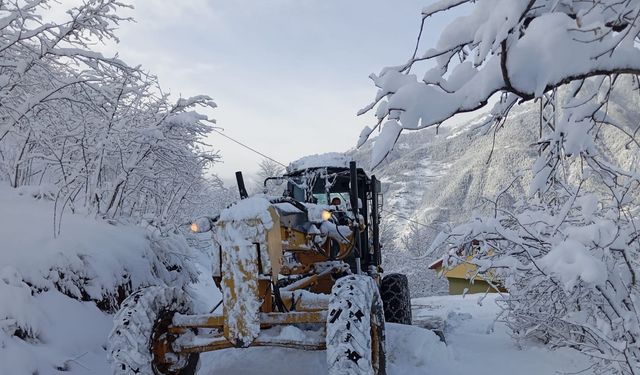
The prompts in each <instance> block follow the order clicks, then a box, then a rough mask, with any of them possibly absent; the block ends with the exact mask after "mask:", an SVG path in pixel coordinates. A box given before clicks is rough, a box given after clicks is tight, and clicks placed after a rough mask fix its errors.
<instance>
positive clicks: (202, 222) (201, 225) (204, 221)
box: [190, 217, 211, 233]
mask: <svg viewBox="0 0 640 375" xmlns="http://www.w3.org/2000/svg"><path fill="white" fill-rule="evenodd" d="M190 228H191V232H192V233H204V232H208V231H210V230H211V221H210V220H209V219H208V218H206V217H201V218H199V219H197V220H194V221H193V222H192V223H191V227H190Z"/></svg>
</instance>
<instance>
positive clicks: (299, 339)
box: [109, 162, 411, 375]
mask: <svg viewBox="0 0 640 375" xmlns="http://www.w3.org/2000/svg"><path fill="white" fill-rule="evenodd" d="M237 177H238V187H239V190H240V196H241V198H242V199H241V200H240V201H238V202H236V203H235V204H233V205H231V206H230V207H228V208H227V209H226V210H224V211H223V212H222V213H221V214H220V216H219V217H216V218H204V219H199V220H197V221H196V222H194V224H193V225H192V230H193V231H196V232H202V231H209V230H211V231H212V234H213V240H214V244H215V247H216V248H217V249H218V250H219V253H218V256H219V261H218V262H216V263H217V266H216V268H217V269H214V270H213V275H214V281H215V283H216V285H217V286H218V287H219V288H220V290H221V291H222V296H223V298H222V301H221V303H220V304H221V305H222V308H221V309H219V308H218V307H216V308H215V309H214V311H212V312H210V313H207V314H193V313H192V310H191V303H190V301H188V300H187V299H186V298H185V295H184V293H183V292H182V291H181V290H179V289H177V288H161V287H151V288H146V289H143V290H141V291H138V292H136V293H134V294H132V295H131V296H130V297H128V298H127V299H126V300H125V301H124V302H123V304H122V306H121V309H120V311H119V312H118V314H117V315H116V319H115V326H114V329H113V331H112V333H111V335H110V344H109V353H110V355H111V360H112V363H113V365H114V371H115V374H126V375H130V374H156V375H191V374H195V372H196V369H197V367H198V366H197V364H198V356H199V353H204V352H209V351H214V350H220V349H225V348H232V347H236V348H246V347H249V346H278V347H287V348H297V349H302V350H326V353H327V368H328V373H329V374H331V375H333V374H352V375H361V374H362V375H364V374H376V375H382V374H385V373H386V372H385V349H384V348H385V346H384V345H385V342H384V337H385V335H384V324H385V321H387V322H394V323H403V324H411V307H410V299H409V290H408V284H407V278H406V277H405V276H404V275H400V274H390V275H386V276H384V277H382V268H381V267H380V264H381V248H380V239H379V235H380V233H379V221H380V215H379V213H380V207H381V200H380V197H381V196H380V183H379V181H378V180H377V179H376V178H375V176H371V177H369V176H367V175H366V173H365V172H364V171H363V170H362V169H359V168H357V167H356V164H355V162H350V163H348V164H347V163H344V164H343V165H332V166H329V165H324V166H309V165H306V166H304V168H298V169H292V170H289V173H287V174H286V175H284V176H282V177H274V178H269V179H267V181H265V184H266V183H268V182H273V180H275V181H277V182H282V183H284V182H286V186H287V187H286V190H285V192H284V194H283V195H282V196H279V197H273V196H266V195H257V196H254V197H248V195H247V193H246V189H245V188H244V182H243V179H242V174H240V173H238V174H237Z"/></svg>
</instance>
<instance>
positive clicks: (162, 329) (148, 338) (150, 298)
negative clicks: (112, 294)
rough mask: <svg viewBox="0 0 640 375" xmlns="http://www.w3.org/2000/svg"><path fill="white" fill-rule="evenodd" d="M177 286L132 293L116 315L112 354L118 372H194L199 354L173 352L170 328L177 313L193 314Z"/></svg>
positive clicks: (123, 374)
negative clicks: (168, 330)
mask: <svg viewBox="0 0 640 375" xmlns="http://www.w3.org/2000/svg"><path fill="white" fill-rule="evenodd" d="M190 310H191V309H190V304H189V303H188V301H187V300H186V299H185V298H184V296H183V293H182V291H181V290H179V289H177V288H162V287H149V288H145V289H141V290H139V291H137V292H135V293H133V294H132V295H130V296H129V297H128V298H127V299H126V300H125V301H124V302H123V303H122V306H121V308H120V310H119V311H118V313H117V314H116V316H115V318H114V327H113V330H112V331H111V333H110V334H109V344H108V348H107V350H108V353H109V356H110V361H111V363H112V365H113V370H114V374H116V375H134V374H136V375H142V374H144V375H151V374H156V375H194V374H195V373H196V370H197V367H198V354H187V355H179V354H175V353H171V342H172V341H173V338H174V337H172V336H171V335H170V334H169V333H168V332H167V328H168V327H169V325H170V324H171V320H172V319H173V315H174V314H175V313H177V312H179V313H189V312H190Z"/></svg>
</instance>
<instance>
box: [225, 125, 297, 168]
mask: <svg viewBox="0 0 640 375" xmlns="http://www.w3.org/2000/svg"><path fill="white" fill-rule="evenodd" d="M213 131H214V132H216V133H218V134H220V135H221V136H223V137H225V138H227V139H228V140H230V141H232V142H235V143H237V144H239V145H240V146H242V147H244V148H246V149H247V150H249V151H252V152H255V153H256V154H258V155H260V156H262V157H263V158H266V159H269V160H271V161H272V162H274V163H278V164H280V165H281V166H283V167H285V168H286V167H287V166H286V165H284V164H282V163H280V162H279V161H277V160H276V159H274V158H272V157H270V156H267V155H265V154H263V153H262V152H260V151H258V150H256V149H255V148H253V147H250V146H247V145H246V144H244V143H242V142H240V141H238V140H236V139H233V138H231V137H229V136H228V135H226V134H224V133H223V132H221V131H219V130H217V129H213Z"/></svg>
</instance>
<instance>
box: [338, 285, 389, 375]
mask: <svg viewBox="0 0 640 375" xmlns="http://www.w3.org/2000/svg"><path fill="white" fill-rule="evenodd" d="M383 314H384V313H383V310H382V301H381V299H380V293H379V292H378V287H377V285H376V283H375V282H374V281H373V279H372V278H371V277H369V276H363V275H349V276H345V277H343V278H341V279H339V280H338V281H337V282H336V283H335V285H334V286H333V288H332V289H331V297H330V299H329V314H328V316H327V338H326V343H327V365H328V369H329V375H371V374H374V375H386V366H385V346H384V345H385V337H384V334H385V332H384V316H383Z"/></svg>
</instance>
